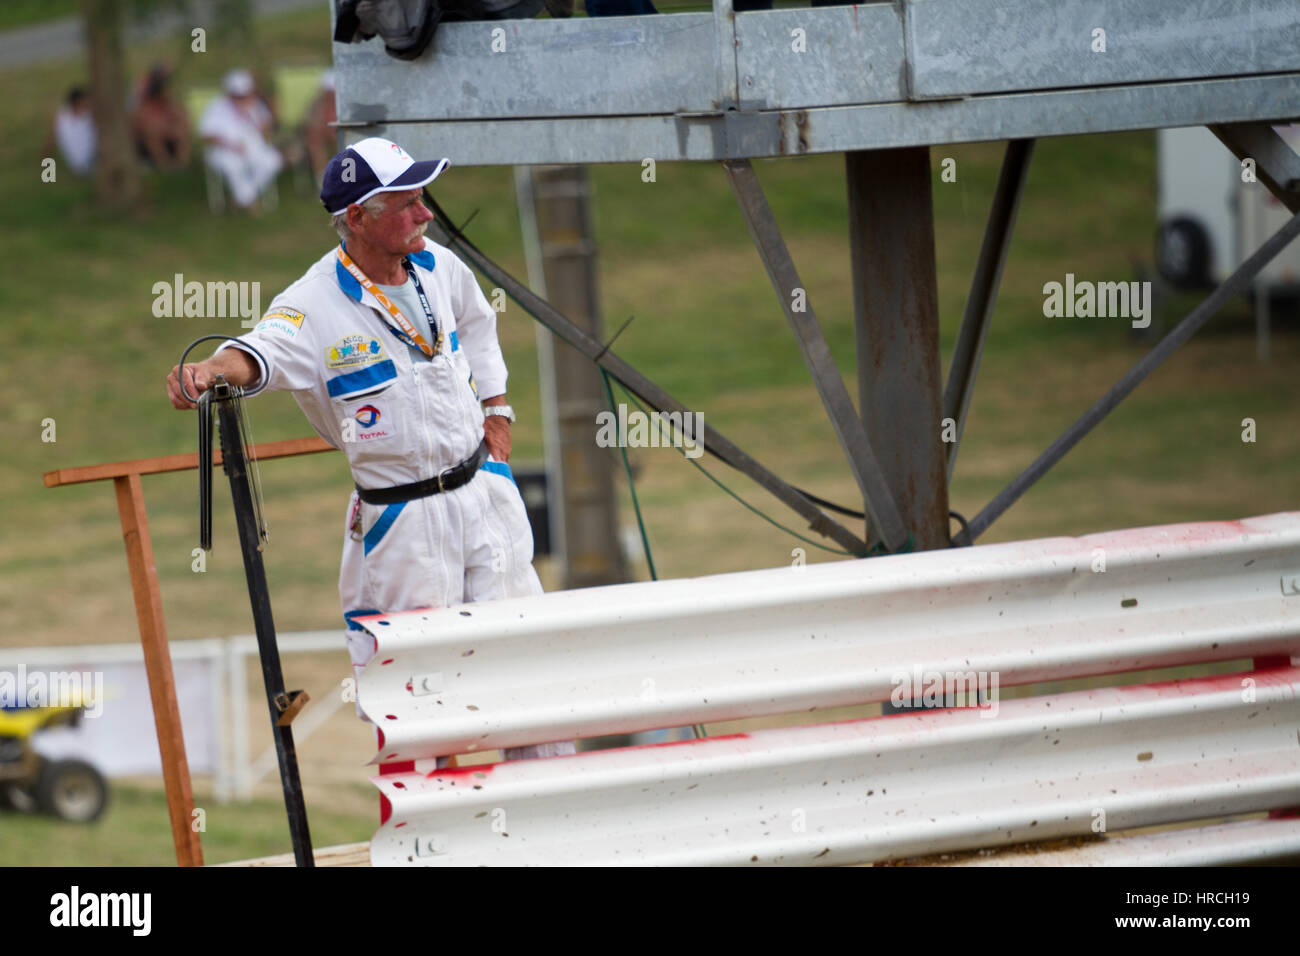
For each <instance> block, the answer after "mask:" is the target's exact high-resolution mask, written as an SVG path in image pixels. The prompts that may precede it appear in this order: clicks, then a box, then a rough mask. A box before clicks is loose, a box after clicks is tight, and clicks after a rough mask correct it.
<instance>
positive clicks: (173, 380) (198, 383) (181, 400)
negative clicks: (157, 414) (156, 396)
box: [167, 362, 216, 409]
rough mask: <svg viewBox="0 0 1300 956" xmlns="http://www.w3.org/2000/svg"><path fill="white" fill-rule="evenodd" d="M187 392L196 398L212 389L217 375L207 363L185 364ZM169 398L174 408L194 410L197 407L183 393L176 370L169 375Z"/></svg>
mask: <svg viewBox="0 0 1300 956" xmlns="http://www.w3.org/2000/svg"><path fill="white" fill-rule="evenodd" d="M183 374H184V375H185V392H188V393H189V394H190V395H193V396H195V397H197V396H199V395H201V394H202V393H203V392H206V391H207V390H208V389H210V388H211V387H212V382H213V380H214V379H216V375H215V374H213V372H212V370H211V369H210V368H209V367H208V363H207V362H187V363H185V369H184V372H183ZM167 398H168V399H170V400H171V403H172V408H180V409H187V408H194V407H195V405H194V403H193V402H191V401H190V400H189V399H187V398H186V397H185V393H184V392H182V391H181V386H180V379H179V378H178V377H177V374H176V369H172V370H171V371H170V372H169V373H167Z"/></svg>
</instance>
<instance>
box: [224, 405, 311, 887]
mask: <svg viewBox="0 0 1300 956" xmlns="http://www.w3.org/2000/svg"><path fill="white" fill-rule="evenodd" d="M214 396H215V398H216V399H217V415H218V418H219V421H220V423H221V456H222V466H223V467H224V468H225V471H226V475H227V476H229V478H230V495H231V498H232V499H233V500H234V505H235V523H236V525H237V526H238V527H239V545H240V548H241V550H242V551H243V554H244V576H245V578H246V579H247V581H248V600H249V603H250V604H251V605H252V610H253V625H254V627H255V628H256V631H257V647H258V651H259V652H260V654H259V656H260V657H261V660H262V681H263V683H264V684H265V686H266V705H267V708H268V709H269V711H270V714H271V735H272V736H273V737H274V738H275V752H276V756H277V757H278V758H279V762H280V783H281V785H282V788H283V790H284V806H285V810H286V812H287V813H288V817H289V836H290V838H291V839H292V841H293V855H294V859H295V860H296V861H297V865H298V866H308V867H310V866H315V865H316V861H315V858H314V857H313V855H312V848H311V834H310V833H309V832H308V830H307V807H306V803H305V802H304V800H303V795H302V782H301V780H300V779H299V777H298V754H297V752H296V751H295V749H294V745H293V729H292V728H291V727H290V725H289V721H290V720H292V717H293V714H294V713H295V712H296V710H297V709H298V708H299V707H301V706H302V704H304V703H306V695H305V694H303V693H302V692H301V691H296V692H293V693H292V694H291V693H290V692H288V691H286V690H285V689H284V675H283V672H282V671H281V669H280V651H279V649H278V648H277V647H276V643H275V621H274V620H273V619H272V617H271V595H270V592H269V590H268V589H267V586H266V569H265V568H264V567H263V566H262V547H261V540H260V535H259V533H258V528H257V519H256V517H255V509H254V504H253V492H252V488H251V486H250V484H249V479H248V463H247V461H246V459H245V457H244V445H243V441H242V439H241V437H240V422H239V412H238V410H237V408H236V405H235V398H234V393H233V392H232V391H231V390H230V388H229V386H226V385H224V384H218V385H217V386H215V387H214Z"/></svg>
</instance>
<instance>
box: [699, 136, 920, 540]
mask: <svg viewBox="0 0 1300 956" xmlns="http://www.w3.org/2000/svg"><path fill="white" fill-rule="evenodd" d="M722 168H723V169H725V170H726V171H727V179H728V181H729V182H730V183H731V189H732V191H733V192H734V193H735V194H736V202H737V203H738V204H739V205H740V211H741V212H742V213H744V216H745V225H746V226H748V227H749V235H750V237H751V238H752V239H753V240H754V246H755V247H756V248H757V249H758V254H759V257H760V258H762V260H763V266H764V267H765V268H766V269H767V275H768V278H769V279H771V280H772V288H773V289H775V290H776V295H777V298H779V299H780V300H781V308H782V310H784V312H785V317H786V319H787V320H789V322H790V328H791V329H792V330H793V331H794V337H795V341H796V342H797V343H798V344H799V351H800V353H801V354H802V355H803V360H804V362H805V363H806V364H807V366H808V371H809V372H810V373H812V378H813V383H814V384H815V385H816V386H817V394H818V395H820V396H821V400H822V404H823V405H824V406H825V407H826V414H827V416H828V417H829V418H830V420H831V426H832V427H833V428H834V429H835V435H836V437H837V438H838V439H839V440H840V446H841V447H842V448H843V449H844V455H845V457H846V458H848V460H849V467H850V468H851V469H852V470H853V477H854V478H855V479H856V480H857V483H858V488H859V489H861V491H862V498H863V500H864V501H865V502H866V513H867V516H868V518H869V519H870V528H871V533H872V534H873V535H874V536H876V537H878V538H879V539H880V540H882V541H883V542H884V543H885V545H886V547H888V548H889V550H890V551H897V550H899V549H900V548H902V547H904V546H905V545H906V543H907V528H906V527H904V523H903V520H902V517H901V516H900V514H899V511H898V505H897V504H896V503H895V500H894V495H893V494H892V492H891V491H890V489H889V485H888V484H887V483H886V481H885V476H884V474H883V473H882V472H881V469H880V463H879V462H878V461H877V460H876V454H875V452H874V451H873V450H872V448H871V441H870V440H869V439H868V438H867V433H866V430H865V429H864V428H863V426H862V421H861V419H859V418H858V413H857V411H856V410H855V409H854V407H853V399H852V398H850V397H849V390H848V389H847V388H845V387H844V379H843V378H841V377H840V370H839V368H838V366H836V364H835V357H834V356H833V355H831V349H830V346H829V345H827V344H826V337H825V336H824V335H823V334H822V330H821V326H820V325H818V323H817V316H816V314H815V313H814V312H813V310H812V306H811V304H809V302H808V290H807V287H805V286H804V284H803V282H801V281H800V279H799V273H798V271H797V270H796V269H795V266H794V260H793V259H791V258H790V251H789V250H788V249H787V248H786V245H785V240H784V239H782V238H781V230H780V228H779V227H778V226H777V224H776V217H774V216H773V215H772V209H771V207H770V206H768V204H767V198H766V197H765V196H764V195H763V187H762V185H760V183H759V181H758V176H757V175H755V173H754V167H753V166H752V165H751V164H750V162H749V160H747V159H741V160H733V161H728V162H724V163H723V164H722Z"/></svg>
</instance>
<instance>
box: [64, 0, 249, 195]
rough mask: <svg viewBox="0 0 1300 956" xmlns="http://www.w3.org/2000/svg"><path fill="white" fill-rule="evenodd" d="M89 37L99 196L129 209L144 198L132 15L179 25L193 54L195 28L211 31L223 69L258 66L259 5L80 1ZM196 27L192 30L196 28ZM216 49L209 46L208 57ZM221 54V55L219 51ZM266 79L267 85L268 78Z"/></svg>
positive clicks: (228, 0)
mask: <svg viewBox="0 0 1300 956" xmlns="http://www.w3.org/2000/svg"><path fill="white" fill-rule="evenodd" d="M80 2H81V21H82V35H83V36H84V38H85V44H86V57H87V67H88V69H87V72H88V75H89V79H90V82H89V86H90V99H91V104H92V110H93V113H94V117H95V129H96V134H97V137H98V157H97V159H96V161H95V197H96V201H97V202H98V203H99V205H100V206H101V207H103V208H105V209H125V208H128V207H130V206H132V205H134V204H135V203H136V201H137V200H138V199H139V197H140V189H141V184H140V170H139V164H138V163H137V161H136V155H135V147H134V144H133V143H132V141H131V117H130V114H129V112H128V109H129V107H128V103H129V102H130V93H131V90H130V84H129V79H128V76H127V62H126V49H125V47H124V45H123V32H124V31H125V29H126V21H127V18H128V16H129V17H130V18H131V19H133V20H135V21H137V22H139V21H146V20H154V21H157V20H166V19H173V20H175V23H176V26H178V27H180V28H181V29H180V31H179V32H180V34H181V37H180V39H181V41H182V43H183V47H184V49H185V50H186V51H189V52H193V49H192V32H191V31H192V29H193V27H198V26H203V27H204V28H205V29H206V28H207V26H209V25H210V26H211V27H212V29H211V31H210V32H211V33H212V34H213V35H214V36H210V37H207V42H208V43H210V42H211V41H212V40H213V39H217V40H218V42H217V43H215V44H213V46H215V47H216V50H215V51H214V52H217V56H216V57H215V59H216V60H217V62H218V63H220V64H222V68H223V69H229V68H231V67H234V66H243V65H249V64H250V63H251V64H258V63H260V62H261V60H260V58H259V57H258V56H257V36H256V31H255V30H254V26H253V24H254V9H253V0H219V2H216V3H209V2H198V0H80ZM191 24H192V26H191ZM209 49H212V47H211V46H208V45H207V43H205V46H204V52H205V53H206V52H207V51H208V50H209ZM218 51H219V52H218ZM261 79H263V80H265V77H262V78H261Z"/></svg>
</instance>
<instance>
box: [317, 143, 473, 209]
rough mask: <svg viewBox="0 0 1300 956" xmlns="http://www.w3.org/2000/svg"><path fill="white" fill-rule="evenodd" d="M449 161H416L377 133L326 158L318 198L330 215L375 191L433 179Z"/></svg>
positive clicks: (407, 185) (385, 191)
mask: <svg viewBox="0 0 1300 956" xmlns="http://www.w3.org/2000/svg"><path fill="white" fill-rule="evenodd" d="M449 165H451V161H450V160H447V159H430V160H424V161H420V162H417V161H416V160H414V159H412V158H411V154H410V153H408V152H407V151H406V150H404V149H402V147H400V146H398V145H397V144H396V143H394V142H391V141H389V140H386V139H380V138H379V137H378V136H372V137H370V138H369V139H363V140H362V141H361V142H359V143H357V144H355V145H353V146H349V147H348V148H347V149H345V150H343V152H341V153H339V154H338V155H337V156H335V157H334V158H333V159H331V160H330V161H329V165H328V166H326V167H325V176H324V178H323V182H322V184H321V191H320V201H321V203H322V204H323V205H324V206H325V209H326V211H328V212H329V214H330V215H331V216H336V215H338V214H339V213H341V212H343V211H344V210H346V209H347V208H348V206H350V205H352V204H353V203H354V202H365V201H366V200H367V199H369V198H370V197H371V196H373V195H375V194H376V193H391V192H400V191H401V190H403V189H415V188H417V187H419V186H425V185H428V184H429V183H431V182H433V181H434V180H435V179H437V178H438V177H439V176H440V175H442V171H443V170H444V169H446V168H447V167H448V166H449Z"/></svg>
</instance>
